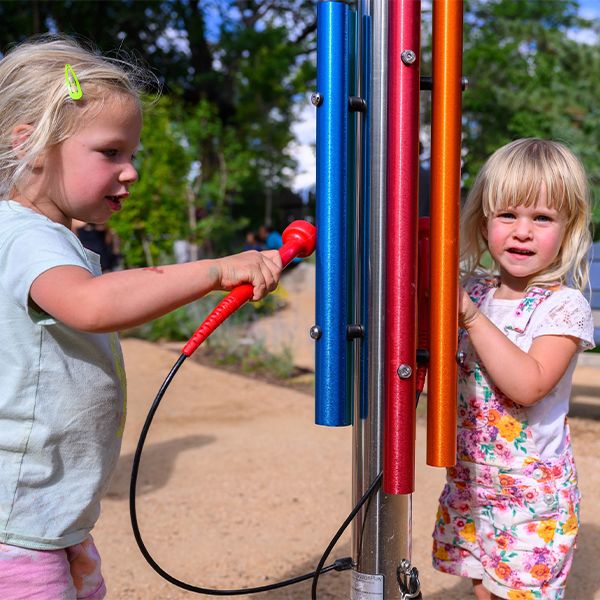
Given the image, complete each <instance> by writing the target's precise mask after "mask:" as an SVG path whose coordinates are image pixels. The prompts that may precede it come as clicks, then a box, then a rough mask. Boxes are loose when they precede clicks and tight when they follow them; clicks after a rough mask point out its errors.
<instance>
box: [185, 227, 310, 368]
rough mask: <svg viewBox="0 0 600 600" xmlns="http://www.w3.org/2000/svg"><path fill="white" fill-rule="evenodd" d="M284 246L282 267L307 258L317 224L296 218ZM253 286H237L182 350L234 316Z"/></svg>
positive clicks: (190, 348)
mask: <svg viewBox="0 0 600 600" xmlns="http://www.w3.org/2000/svg"><path fill="white" fill-rule="evenodd" d="M282 238H283V246H281V248H279V255H280V256H281V262H282V263H283V267H284V268H285V267H287V266H288V265H289V264H290V262H292V260H293V259H294V258H296V257H297V256H298V257H300V258H305V257H306V256H310V255H311V254H312V253H313V251H314V249H315V244H316V241H317V230H316V228H315V226H314V225H312V224H311V223H308V222H307V221H294V222H292V223H290V224H289V225H288V226H287V227H286V229H285V231H284V232H283V236H282ZM252 294H253V287H252V285H250V284H249V283H245V284H243V285H238V286H237V287H235V288H234V289H233V290H231V292H229V294H227V296H225V298H223V300H221V302H219V304H217V306H216V307H215V309H214V310H213V311H212V312H211V313H210V315H208V317H206V319H204V322H203V323H202V325H200V327H198V329H196V331H195V332H194V335H192V337H191V338H190V339H189V340H188V341H187V343H186V345H185V346H184V347H183V350H182V351H181V352H182V354H185V355H186V356H191V355H192V354H193V353H194V352H195V351H196V350H197V349H198V347H199V346H200V344H201V343H202V342H203V341H204V340H205V339H206V338H207V337H208V336H209V335H210V334H211V333H212V332H213V331H214V330H215V329H216V328H217V327H218V326H219V325H220V324H221V323H223V321H225V319H227V318H228V317H229V316H231V315H232V314H233V313H234V312H235V311H236V310H237V309H238V308H240V307H241V306H243V305H244V304H246V302H248V300H250V299H251V298H252Z"/></svg>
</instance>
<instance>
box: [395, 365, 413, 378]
mask: <svg viewBox="0 0 600 600" xmlns="http://www.w3.org/2000/svg"><path fill="white" fill-rule="evenodd" d="M397 373H398V377H400V379H408V378H409V377H410V376H411V375H412V368H411V366H410V365H405V364H402V365H400V366H399V367H398V370H397Z"/></svg>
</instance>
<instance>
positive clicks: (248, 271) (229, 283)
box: [215, 250, 282, 301]
mask: <svg viewBox="0 0 600 600" xmlns="http://www.w3.org/2000/svg"><path fill="white" fill-rule="evenodd" d="M215 264H216V266H217V268H218V275H217V277H218V279H217V288H218V289H222V290H231V289H233V288H234V287H236V286H238V285H242V284H245V283H247V284H250V285H252V288H253V294H252V300H253V301H256V300H260V299H261V298H264V297H265V296H266V295H267V294H268V293H269V292H272V291H273V290H274V289H275V288H276V287H277V284H278V283H279V277H280V276H281V269H282V263H281V256H280V255H279V252H278V251H277V250H265V251H264V252H257V251H256V250H250V251H248V252H242V253H240V254H234V255H232V256H226V257H224V258H219V259H216V260H215Z"/></svg>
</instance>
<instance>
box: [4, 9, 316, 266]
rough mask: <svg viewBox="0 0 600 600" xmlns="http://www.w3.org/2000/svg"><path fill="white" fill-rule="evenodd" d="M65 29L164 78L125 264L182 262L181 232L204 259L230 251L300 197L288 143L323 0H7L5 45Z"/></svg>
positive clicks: (125, 239) (307, 85)
mask: <svg viewBox="0 0 600 600" xmlns="http://www.w3.org/2000/svg"><path fill="white" fill-rule="evenodd" d="M57 31H60V32H63V33H66V34H69V35H75V36H76V37H84V38H87V39H89V40H91V41H92V42H93V44H94V45H96V46H98V47H99V48H100V49H101V50H102V51H103V52H105V53H109V54H112V55H115V54H116V55H120V57H121V58H125V59H129V58H130V55H133V56H135V57H136V58H135V60H136V62H142V63H147V64H148V65H149V66H150V67H151V68H152V70H153V71H154V72H155V73H156V74H157V76H158V77H159V78H160V79H161V80H162V82H164V91H163V95H164V97H163V99H161V101H160V102H159V103H158V104H157V105H156V106H155V107H154V109H153V110H151V111H149V112H148V114H147V116H146V122H145V127H144V131H143V132H142V136H143V137H142V144H143V151H142V152H141V153H140V158H139V168H140V181H139V183H137V184H136V186H134V187H133V188H132V197H131V198H130V201H129V202H128V203H127V205H126V207H125V208H124V210H123V211H122V212H121V213H120V214H119V215H117V216H116V217H115V218H114V219H113V220H112V221H111V225H112V226H113V227H114V228H115V229H116V231H117V232H118V234H119V236H120V238H121V240H122V248H123V253H124V254H125V262H126V266H129V267H131V266H140V265H146V264H157V263H160V262H161V261H170V260H172V244H173V241H174V240H175V239H180V238H183V239H187V240H189V241H190V242H192V243H193V244H197V246H198V247H199V249H200V254H201V255H209V256H210V255H216V254H222V253H228V252H231V250H232V248H233V246H234V239H235V238H236V237H239V232H240V231H241V229H243V228H245V227H248V226H249V225H251V226H252V227H253V228H256V227H257V226H258V225H259V224H261V223H263V222H264V221H266V220H269V218H270V217H271V216H272V215H274V214H277V210H276V209H277V206H278V204H280V205H281V204H283V202H284V200H285V199H287V198H289V197H290V195H292V192H291V191H290V189H289V187H290V180H289V175H288V173H289V172H290V169H291V170H292V171H293V167H294V166H295V162H294V159H293V157H292V156H290V155H289V152H288V150H287V146H288V144H289V141H290V140H291V139H292V134H291V125H292V122H293V117H294V110H295V108H296V105H297V103H298V101H299V98H305V97H306V93H307V91H308V90H310V89H312V82H313V80H314V76H315V69H314V64H313V57H312V56H311V52H312V50H314V44H315V33H316V4H315V0H274V1H273V2H268V3H267V2H264V1H258V0H191V1H189V2H187V1H186V2H183V1H182V0H161V2H156V1H155V0H89V1H86V2H82V1H79V0H62V1H56V2H48V1H43V0H35V1H32V2H13V1H8V0H0V52H2V51H4V50H5V49H6V48H7V47H8V45H9V44H12V43H14V42H17V41H20V40H22V39H25V38H27V37H29V36H30V35H32V34H36V33H45V32H57ZM116 47H119V48H121V47H122V48H123V49H124V51H125V52H126V54H125V55H122V53H121V50H118V51H115V48H116ZM192 167H194V168H196V171H194V169H192V172H191V173H192V174H194V173H196V172H197V174H196V176H195V177H194V178H193V179H192V178H190V168H192ZM271 206H273V208H272V209H271V208H270V207H271ZM274 224H275V225H276V226H281V225H283V224H284V223H274Z"/></svg>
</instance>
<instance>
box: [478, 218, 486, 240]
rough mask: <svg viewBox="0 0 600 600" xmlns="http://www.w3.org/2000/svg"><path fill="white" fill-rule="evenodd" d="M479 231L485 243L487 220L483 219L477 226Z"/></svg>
mask: <svg viewBox="0 0 600 600" xmlns="http://www.w3.org/2000/svg"><path fill="white" fill-rule="evenodd" d="M479 231H481V235H482V236H483V239H484V240H485V241H486V242H487V219H485V218H484V219H483V221H482V222H481V225H480V226H479Z"/></svg>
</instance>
